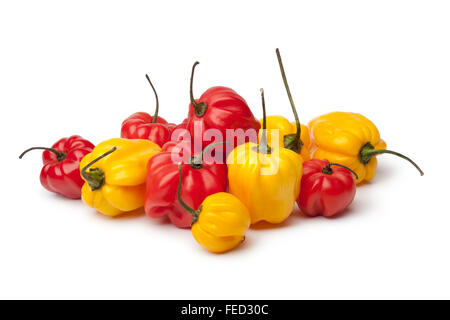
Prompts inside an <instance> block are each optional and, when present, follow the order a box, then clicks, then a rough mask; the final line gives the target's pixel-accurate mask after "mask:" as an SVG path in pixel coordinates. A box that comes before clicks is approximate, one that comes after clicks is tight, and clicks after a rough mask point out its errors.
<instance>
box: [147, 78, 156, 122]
mask: <svg viewBox="0 0 450 320" xmlns="http://www.w3.org/2000/svg"><path fill="white" fill-rule="evenodd" d="M145 77H146V78H147V81H148V83H150V86H151V87H152V89H153V93H154V94H155V99H156V108H155V113H154V114H153V120H152V123H156V120H158V112H159V99H158V94H157V93H156V89H155V87H154V86H153V83H152V82H151V80H150V77H149V76H148V74H146V75H145Z"/></svg>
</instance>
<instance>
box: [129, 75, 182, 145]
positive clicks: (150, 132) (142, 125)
mask: <svg viewBox="0 0 450 320" xmlns="http://www.w3.org/2000/svg"><path fill="white" fill-rule="evenodd" d="M145 76H146V78H147V80H148V82H149V83H150V86H151V87H152V89H153V92H154V94H155V98H156V109H155V113H154V115H153V116H151V115H149V114H148V113H146V112H136V113H134V114H132V115H131V116H129V117H128V118H127V119H125V120H124V121H123V123H122V129H121V132H120V137H121V138H126V139H147V140H150V141H153V142H154V143H156V144H157V145H159V146H160V147H162V146H163V145H164V143H166V142H167V141H170V137H171V133H172V130H173V129H174V128H175V126H176V125H174V124H170V123H167V121H166V120H164V119H163V118H162V117H160V116H159V115H158V112H159V99H158V94H157V93H156V90H155V87H154V86H153V84H152V82H151V81H150V78H149V76H148V75H145Z"/></svg>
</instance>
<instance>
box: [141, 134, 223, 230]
mask: <svg viewBox="0 0 450 320" xmlns="http://www.w3.org/2000/svg"><path fill="white" fill-rule="evenodd" d="M182 144H187V145H186V147H188V148H190V145H189V142H182V143H179V144H174V143H173V142H168V143H166V144H165V145H164V150H166V151H164V152H161V153H159V154H157V155H155V156H154V157H152V158H151V159H150V161H149V162H148V170H147V188H146V195H145V212H146V214H147V216H149V217H150V218H161V217H168V218H169V220H170V221H171V222H172V223H173V224H174V225H175V226H177V227H179V228H188V227H190V226H191V222H192V216H191V215H190V213H189V212H187V211H186V210H185V209H184V208H183V206H182V205H181V204H180V202H179V201H178V198H177V188H178V183H179V171H178V164H177V162H175V160H176V159H175V157H176V156H178V154H180V156H181V157H182V160H184V161H183V164H182V171H183V177H184V178H183V181H182V184H183V185H182V197H183V199H184V201H185V202H186V203H187V204H188V205H189V206H190V207H192V208H195V209H197V208H198V207H199V206H200V204H201V203H202V202H203V200H205V198H206V197H207V196H209V195H211V194H214V193H217V192H223V191H226V189H227V166H226V164H223V163H213V162H212V161H208V162H206V161H204V159H203V153H201V154H199V155H197V156H192V157H191V156H190V155H189V156H188V157H187V158H184V152H183V150H185V149H184V148H183V147H184V146H183V145H182ZM212 146H213V145H210V146H209V147H207V148H210V147H212ZM186 151H190V150H186ZM204 151H206V149H205V150H204ZM188 153H189V152H188Z"/></svg>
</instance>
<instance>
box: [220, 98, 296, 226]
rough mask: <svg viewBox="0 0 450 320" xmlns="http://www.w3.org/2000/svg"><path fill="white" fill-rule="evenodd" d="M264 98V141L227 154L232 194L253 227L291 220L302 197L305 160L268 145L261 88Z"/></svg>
mask: <svg viewBox="0 0 450 320" xmlns="http://www.w3.org/2000/svg"><path fill="white" fill-rule="evenodd" d="M261 99H262V106H263V115H264V118H263V128H262V130H263V135H262V138H261V141H260V143H259V144H255V143H252V142H249V143H246V144H242V145H239V146H237V147H236V148H235V149H234V150H233V151H232V152H231V153H230V154H229V155H228V158H227V165H228V183H229V192H230V193H231V194H234V195H235V196H236V197H238V198H239V199H240V200H241V201H242V202H243V203H244V204H245V205H246V207H247V208H248V210H249V211H250V216H251V223H252V224H255V223H257V222H259V221H267V222H270V223H281V222H283V221H284V220H285V219H286V218H287V217H289V215H290V214H291V212H292V210H293V209H294V205H295V200H296V199H297V197H298V196H299V193H300V182H301V178H302V169H303V159H302V157H301V156H300V155H299V154H298V153H296V152H294V151H292V150H289V149H286V148H283V147H276V148H272V147H270V146H269V145H268V144H267V140H266V121H265V118H266V111H265V102H264V91H263V90H262V89H261Z"/></svg>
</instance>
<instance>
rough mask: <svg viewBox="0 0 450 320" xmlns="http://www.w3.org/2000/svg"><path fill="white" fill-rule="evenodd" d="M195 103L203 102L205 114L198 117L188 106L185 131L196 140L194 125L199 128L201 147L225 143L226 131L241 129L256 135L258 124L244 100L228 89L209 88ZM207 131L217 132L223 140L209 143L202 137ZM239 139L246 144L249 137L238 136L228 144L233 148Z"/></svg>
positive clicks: (192, 108)
mask: <svg viewBox="0 0 450 320" xmlns="http://www.w3.org/2000/svg"><path fill="white" fill-rule="evenodd" d="M196 102H197V103H199V102H204V103H205V104H206V105H207V108H206V112H205V114H203V115H201V116H198V115H196V114H195V108H194V106H193V105H192V104H190V105H189V115H188V123H187V129H188V130H189V133H190V134H191V137H192V138H193V139H194V138H196V139H197V138H198V137H197V136H196V135H195V124H197V125H198V126H199V128H200V132H201V134H202V137H201V138H202V143H203V144H202V146H203V147H206V146H207V145H208V144H210V143H212V142H219V141H225V138H226V129H243V130H244V131H246V130H248V129H253V130H255V133H256V132H257V131H258V130H259V128H260V124H259V122H258V121H257V120H256V119H255V117H254V116H253V114H252V112H251V111H250V108H249V107H248V105H247V103H246V102H245V100H244V98H242V97H241V96H240V95H238V94H237V93H236V92H235V91H234V90H232V89H230V88H226V87H213V88H209V89H208V90H206V91H205V92H204V93H203V94H202V95H201V97H200V99H197V100H196ZM208 129H217V130H219V131H220V133H221V135H222V137H223V138H224V139H222V140H218V141H209V140H208V139H207V138H205V137H204V135H205V132H206V131H207V130H208ZM239 137H241V138H242V140H244V141H246V142H247V141H249V139H250V138H249V137H244V135H239V134H238V135H237V137H235V138H234V140H230V141H229V142H230V143H233V146H236V145H237V144H238V143H239ZM253 142H256V141H253Z"/></svg>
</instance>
